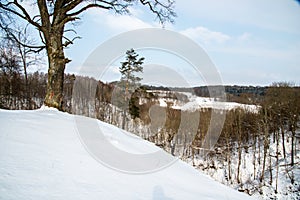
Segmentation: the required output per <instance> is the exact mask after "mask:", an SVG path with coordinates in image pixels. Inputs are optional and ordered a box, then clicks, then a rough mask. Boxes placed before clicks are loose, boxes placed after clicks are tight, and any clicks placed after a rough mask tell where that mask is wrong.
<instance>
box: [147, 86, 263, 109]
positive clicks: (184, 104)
mask: <svg viewBox="0 0 300 200" xmlns="http://www.w3.org/2000/svg"><path fill="white" fill-rule="evenodd" d="M148 92H152V93H154V94H155V95H157V96H158V102H159V105H160V106H161V107H167V105H168V104H167V103H172V106H171V107H172V108H174V109H180V110H182V111H191V112H193V111H196V110H199V109H201V108H212V109H219V110H233V109H237V108H240V109H244V110H247V111H250V112H254V113H256V112H258V111H259V109H260V106H257V105H248V104H241V103H236V102H224V101H219V100H218V99H214V98H210V97H198V96H196V95H194V94H192V93H190V92H170V91H167V92H166V91H161V90H151V91H150V90H149V91H148ZM168 93H172V94H174V96H175V97H176V94H178V95H181V96H185V98H186V101H181V100H180V98H178V99H172V98H167V94H168Z"/></svg>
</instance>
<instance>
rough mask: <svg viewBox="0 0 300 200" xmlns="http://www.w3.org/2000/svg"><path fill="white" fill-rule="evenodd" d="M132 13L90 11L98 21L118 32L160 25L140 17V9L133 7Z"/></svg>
mask: <svg viewBox="0 0 300 200" xmlns="http://www.w3.org/2000/svg"><path fill="white" fill-rule="evenodd" d="M130 13H131V14H130V15H118V14H112V13H110V12H108V11H103V10H91V12H89V14H91V15H92V16H93V18H94V19H95V20H96V22H97V23H104V25H105V26H106V27H108V28H110V29H111V30H113V31H117V32H120V31H122V32H123V31H129V30H135V29H140V28H151V27H157V26H158V24H155V23H153V24H150V23H147V22H145V21H142V20H141V19H139V18H138V17H137V16H139V15H141V14H142V11H140V10H137V9H132V8H131V10H130ZM99 19H101V21H99Z"/></svg>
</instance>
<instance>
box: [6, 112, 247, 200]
mask: <svg viewBox="0 0 300 200" xmlns="http://www.w3.org/2000/svg"><path fill="white" fill-rule="evenodd" d="M79 118H82V119H85V120H87V121H92V120H95V119H88V118H84V117H79ZM97 123H98V125H99V127H100V129H101V130H103V133H104V135H105V138H106V139H107V140H109V141H111V143H112V144H113V145H115V147H117V148H120V149H122V150H123V151H128V152H134V153H143V152H145V151H157V150H158V147H156V146H155V145H154V144H152V143H149V142H146V141H144V140H137V139H136V137H135V136H132V135H131V134H130V133H126V134H124V132H122V131H120V129H118V128H116V127H114V126H112V125H109V124H106V123H103V122H100V121H97ZM76 130H77V129H76V126H75V121H74V116H73V115H70V114H67V113H62V112H59V111H57V110H53V109H48V108H42V109H39V110H35V111H7V110H0V174H1V176H0V194H1V195H0V199H3V200H4V199H5V200H6V199H18V200H19V199H44V200H47V199H55V200H59V199H64V200H65V199H97V200H98V199H110V200H112V199H116V200H118V199H122V200H126V199H128V200H132V199H139V200H140V199H147V200H148V199H152V200H171V199H172V200H175V199H178V200H182V199H189V200H192V199H195V200H196V199H197V200H198V199H210V200H211V199H218V200H219V199H250V197H248V196H247V195H245V194H242V193H239V192H237V191H234V190H233V189H230V188H229V187H226V186H224V185H222V184H220V183H217V182H215V181H213V180H212V179H211V178H209V177H208V176H207V175H204V174H202V173H201V172H199V171H197V170H195V169H193V168H192V167H191V166H189V165H188V164H186V163H184V162H182V161H179V160H178V161H176V162H175V163H174V164H172V165H171V166H169V167H167V168H164V169H162V170H159V171H157V172H154V173H146V174H136V175H134V174H130V173H129V174H128V173H123V172H120V171H118V170H114V169H111V168H108V167H106V166H104V165H103V164H101V163H100V162H97V161H96V160H95V159H94V158H93V157H92V156H91V155H90V154H89V153H88V152H87V150H86V149H85V148H84V147H83V145H82V144H81V142H80V141H81V140H80V138H79V136H78V133H77V131H76ZM104 151H105V150H104ZM102 153H103V154H105V155H110V151H107V152H102ZM111 159H118V158H111Z"/></svg>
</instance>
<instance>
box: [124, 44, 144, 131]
mask: <svg viewBox="0 0 300 200" xmlns="http://www.w3.org/2000/svg"><path fill="white" fill-rule="evenodd" d="M144 60H145V58H144V57H141V58H139V55H138V54H137V53H136V52H135V50H134V49H130V50H128V51H126V61H125V62H121V64H122V65H121V67H120V68H119V70H120V72H121V74H122V76H121V84H122V86H123V87H122V88H123V89H124V93H123V94H124V104H125V107H124V108H123V109H124V110H123V122H122V128H123V129H125V121H126V113H127V105H128V106H129V109H128V110H129V113H130V114H131V116H132V117H133V118H137V117H139V108H138V107H137V105H136V104H137V101H138V98H130V97H131V95H132V94H133V92H134V91H135V90H136V89H137V88H138V87H139V86H140V81H141V80H142V78H140V77H139V76H138V73H142V72H143V67H142V64H143V63H144Z"/></svg>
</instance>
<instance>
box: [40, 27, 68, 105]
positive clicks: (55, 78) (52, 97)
mask: <svg viewBox="0 0 300 200" xmlns="http://www.w3.org/2000/svg"><path fill="white" fill-rule="evenodd" d="M62 34H63V28H62V30H61V31H60V33H58V34H52V35H51V36H50V37H49V39H48V41H47V53H48V63H49V68H48V83H47V93H46V97H45V101H44V104H45V105H46V106H49V107H54V108H57V109H59V110H62V109H63V82H64V70H65V66H66V63H67V59H66V58H65V56H64V51H63V44H62V36H61V35H62Z"/></svg>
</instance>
